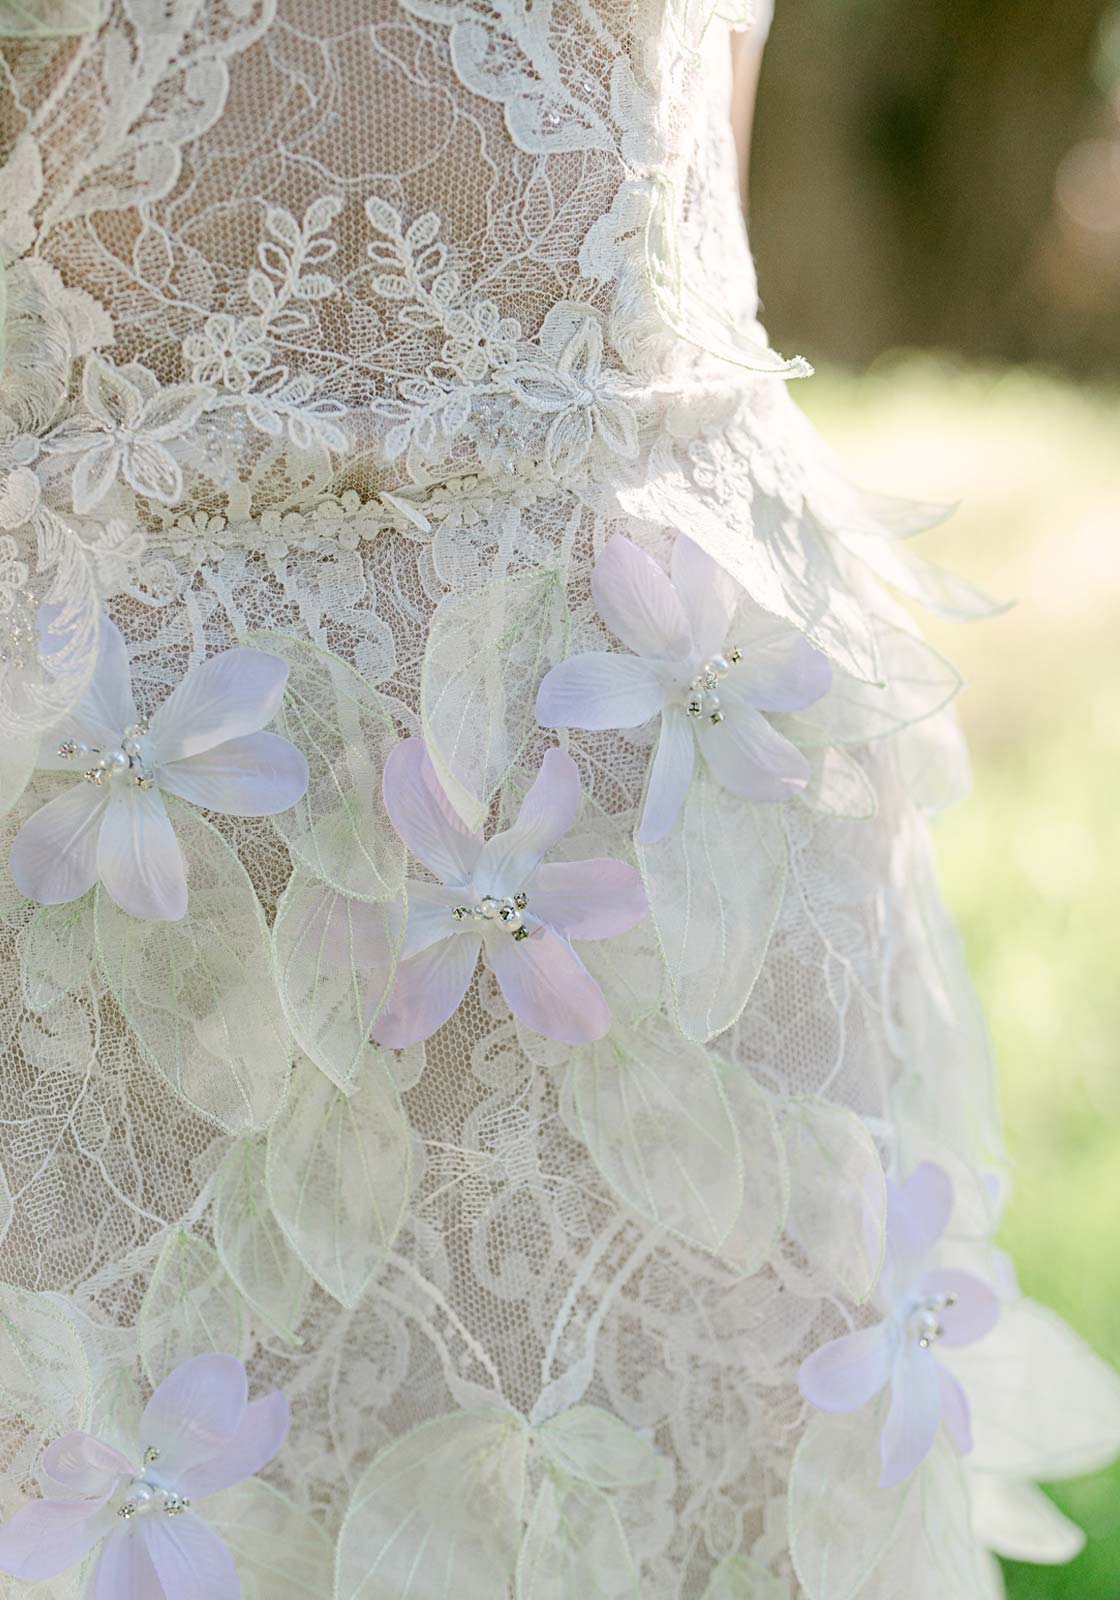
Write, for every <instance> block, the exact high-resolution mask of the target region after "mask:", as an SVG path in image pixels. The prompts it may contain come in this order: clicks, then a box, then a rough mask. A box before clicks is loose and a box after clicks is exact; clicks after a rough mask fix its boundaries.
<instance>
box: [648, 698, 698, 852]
mask: <svg viewBox="0 0 1120 1600" xmlns="http://www.w3.org/2000/svg"><path fill="white" fill-rule="evenodd" d="M695 766H696V739H695V736H694V734H693V732H692V726H691V724H690V722H689V720H688V714H687V712H684V711H682V710H680V708H679V707H678V706H666V707H665V710H664V712H663V714H662V717H661V733H660V734H659V736H658V740H657V749H656V750H655V751H654V754H653V761H652V762H651V764H650V769H649V777H648V778H647V780H646V792H645V798H644V800H643V801H642V815H641V818H640V820H639V823H638V831H637V833H636V834H635V838H636V839H637V841H638V843H639V844H656V843H657V842H658V840H660V839H664V837H665V835H666V834H667V833H670V832H671V831H672V827H673V824H674V822H676V820H677V818H678V816H679V815H680V810H681V806H682V805H684V801H685V796H686V795H687V793H688V788H689V784H690V783H691V782H692V774H693V770H694V768H695Z"/></svg>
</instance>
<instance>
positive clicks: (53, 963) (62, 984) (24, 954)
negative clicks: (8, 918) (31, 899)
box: [17, 894, 94, 1011]
mask: <svg viewBox="0 0 1120 1600" xmlns="http://www.w3.org/2000/svg"><path fill="white" fill-rule="evenodd" d="M17 948H18V950H19V975H20V987H21V989H22V991H23V1001H24V1004H25V1005H26V1006H27V1008H28V1010H29V1011H47V1010H49V1009H50V1007H51V1006H53V1005H54V1004H55V1002H56V1001H58V1000H61V999H62V997H63V996H64V995H67V994H70V993H72V992H73V991H74V990H75V989H80V988H81V987H82V985H83V984H84V983H85V982H86V979H87V978H88V977H89V974H90V968H91V966H92V964H93V955H94V926H93V896H92V895H91V894H87V895H83V896H82V898H81V899H80V900H71V901H70V902H69V903H68V904H67V905H61V906H38V907H37V908H36V910H35V911H34V913H33V914H32V917H31V920H30V921H29V922H28V924H27V926H26V927H25V928H23V929H21V930H20V934H19V938H18V940H17Z"/></svg>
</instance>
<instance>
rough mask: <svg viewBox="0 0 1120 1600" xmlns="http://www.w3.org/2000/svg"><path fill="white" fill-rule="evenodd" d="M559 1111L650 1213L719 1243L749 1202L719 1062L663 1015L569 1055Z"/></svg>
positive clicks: (708, 1243) (686, 1233)
mask: <svg viewBox="0 0 1120 1600" xmlns="http://www.w3.org/2000/svg"><path fill="white" fill-rule="evenodd" d="M561 1104H562V1112H563V1115H564V1118H565V1121H566V1123H567V1125H568V1127H569V1128H570V1129H571V1131H572V1133H573V1135H574V1136H575V1137H576V1138H578V1139H580V1140H581V1141H582V1142H583V1143H584V1144H585V1145H586V1147H587V1150H588V1153H589V1154H590V1156H591V1159H592V1160H593V1161H594V1162H595V1164H596V1166H597V1167H598V1168H599V1171H600V1172H601V1173H602V1175H603V1177H604V1178H605V1179H606V1180H607V1182H608V1183H609V1184H610V1185H611V1187H612V1188H613V1189H614V1190H616V1191H617V1193H618V1194H620V1195H621V1196H622V1198H623V1199H624V1200H625V1201H626V1202H627V1203H628V1204H629V1205H631V1206H633V1207H634V1209H635V1210H636V1211H640V1212H641V1213H642V1215H643V1216H647V1217H650V1218H652V1219H653V1220H654V1221H655V1222H658V1223H660V1224H661V1225H662V1227H665V1228H669V1229H670V1230H671V1231H672V1232H674V1233H677V1234H680V1235H681V1236H682V1237H683V1238H686V1239H689V1240H691V1241H692V1242H693V1243H695V1244H699V1245H701V1246H703V1248H704V1249H707V1250H718V1249H719V1248H720V1246H721V1245H722V1244H723V1243H724V1241H725V1240H726V1239H727V1238H728V1236H729V1235H730V1234H731V1231H732V1229H733V1228H734V1226H735V1224H736V1222H737V1220H738V1218H739V1215H740V1211H741V1209H742V1204H743V1153H742V1149H741V1146H740V1140H739V1132H738V1129H737V1128H736V1126H735V1119H734V1117H733V1115H732V1112H731V1107H730V1105H729V1104H728V1098H727V1095H726V1093H725V1092H724V1087H723V1082H722V1079H721V1076H720V1072H719V1069H718V1066H717V1064H716V1062H715V1061H714V1060H713V1059H712V1057H711V1056H710V1055H709V1054H708V1052H707V1051H705V1050H704V1049H702V1048H701V1047H700V1046H699V1045H695V1044H691V1043H689V1041H688V1040H686V1039H682V1038H680V1036H679V1035H678V1034H676V1033H675V1031H673V1030H672V1029H671V1028H670V1027H669V1026H668V1024H667V1022H666V1021H665V1019H663V1018H653V1019H650V1021H649V1022H648V1023H646V1024H644V1025H642V1026H641V1027H640V1028H636V1029H627V1028H625V1027H623V1026H621V1025H619V1026H616V1027H615V1028H614V1029H612V1031H611V1032H610V1033H609V1034H608V1035H607V1037H606V1038H605V1039H601V1040H599V1042H598V1043H596V1044H590V1045H582V1046H580V1047H579V1048H577V1049H575V1050H573V1051H572V1053H571V1061H570V1065H569V1069H568V1076H567V1080H566V1083H565V1087H564V1093H563V1096H562V1102H561Z"/></svg>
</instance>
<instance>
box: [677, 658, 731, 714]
mask: <svg viewBox="0 0 1120 1600" xmlns="http://www.w3.org/2000/svg"><path fill="white" fill-rule="evenodd" d="M742 659H743V652H742V651H741V650H737V649H736V648H735V647H734V646H732V647H731V648H730V649H729V650H728V652H727V654H726V655H715V656H712V657H711V658H710V660H708V661H706V662H705V663H704V665H703V667H702V668H701V669H700V671H699V672H698V673H697V674H696V676H695V678H693V680H692V682H691V683H690V684H689V686H688V690H687V692H686V697H685V703H684V708H685V710H686V711H687V712H688V714H689V716H690V717H696V718H700V717H706V718H707V719H708V721H709V722H710V723H711V724H712V726H713V727H718V726H719V724H720V723H721V722H722V721H723V711H722V709H721V707H720V703H719V686H720V684H721V682H722V681H723V679H724V678H726V677H727V674H728V673H729V672H730V671H731V668H732V667H735V666H738V664H739V662H740V661H742Z"/></svg>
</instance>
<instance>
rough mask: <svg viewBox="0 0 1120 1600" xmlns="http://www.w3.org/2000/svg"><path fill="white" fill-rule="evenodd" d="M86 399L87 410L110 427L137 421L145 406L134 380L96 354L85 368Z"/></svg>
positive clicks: (124, 425)
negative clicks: (142, 407)
mask: <svg viewBox="0 0 1120 1600" xmlns="http://www.w3.org/2000/svg"><path fill="white" fill-rule="evenodd" d="M82 397H83V399H84V400H85V403H86V407H87V409H88V410H89V411H91V412H92V413H93V415H94V416H95V417H97V419H98V420H99V421H100V422H103V423H105V425H106V426H107V427H110V428H126V427H128V426H129V424H130V423H133V422H135V421H136V419H137V418H138V417H139V415H140V410H141V406H142V403H143V402H142V400H141V396H140V391H139V389H138V388H137V387H136V385H135V384H134V383H133V382H132V380H131V379H130V378H126V377H125V376H124V374H123V373H122V372H118V370H117V368H116V367H113V366H110V365H109V363H108V362H107V361H106V360H105V359H104V358H103V357H102V356H99V355H97V354H96V353H93V354H90V355H88V356H87V357H86V362H85V366H84V368H83V369H82Z"/></svg>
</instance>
